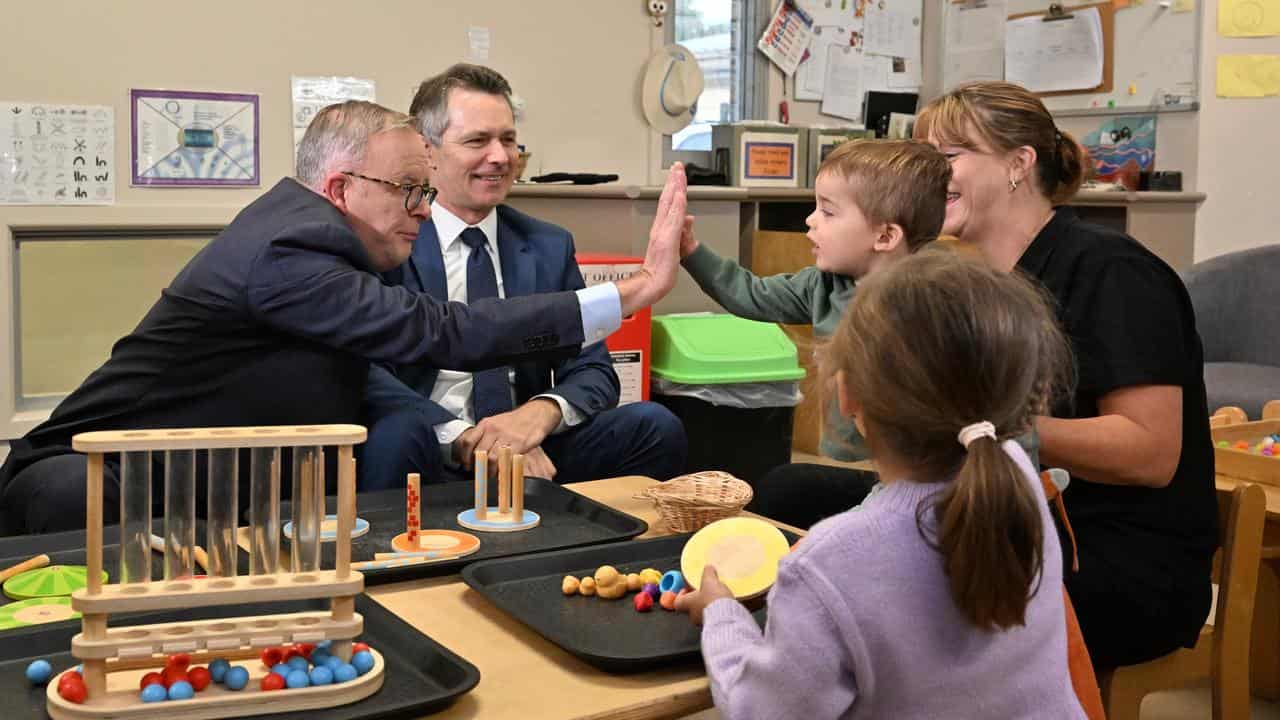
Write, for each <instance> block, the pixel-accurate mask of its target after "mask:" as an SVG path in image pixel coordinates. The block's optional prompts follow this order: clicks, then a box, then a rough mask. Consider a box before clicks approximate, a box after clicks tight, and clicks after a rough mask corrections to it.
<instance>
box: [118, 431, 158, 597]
mask: <svg viewBox="0 0 1280 720" xmlns="http://www.w3.org/2000/svg"><path fill="white" fill-rule="evenodd" d="M120 582H122V583H138V582H151V452H150V451H147V450H142V451H139V452H125V453H120Z"/></svg>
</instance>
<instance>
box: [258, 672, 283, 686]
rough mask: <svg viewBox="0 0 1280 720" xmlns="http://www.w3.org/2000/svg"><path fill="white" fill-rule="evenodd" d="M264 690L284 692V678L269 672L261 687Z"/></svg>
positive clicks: (264, 677) (263, 678)
mask: <svg viewBox="0 0 1280 720" xmlns="http://www.w3.org/2000/svg"><path fill="white" fill-rule="evenodd" d="M259 687H261V688H262V689H263V690H283V689H284V678H282V677H280V674H279V673H273V672H269V673H267V674H266V675H264V676H263V677H262V683H261V684H260V685H259Z"/></svg>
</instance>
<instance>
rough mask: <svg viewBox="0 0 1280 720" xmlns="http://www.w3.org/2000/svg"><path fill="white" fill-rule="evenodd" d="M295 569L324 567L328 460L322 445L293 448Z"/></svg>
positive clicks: (307, 569) (306, 570)
mask: <svg viewBox="0 0 1280 720" xmlns="http://www.w3.org/2000/svg"><path fill="white" fill-rule="evenodd" d="M292 500H293V502H292V507H293V544H292V547H291V548H290V556H291V557H292V558H293V571H294V572H310V571H313V570H319V569H320V522H321V521H322V520H323V519H324V461H323V459H322V456H321V454H320V448H318V447H296V448H294V449H293V498H292Z"/></svg>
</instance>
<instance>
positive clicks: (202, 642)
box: [71, 612, 364, 660]
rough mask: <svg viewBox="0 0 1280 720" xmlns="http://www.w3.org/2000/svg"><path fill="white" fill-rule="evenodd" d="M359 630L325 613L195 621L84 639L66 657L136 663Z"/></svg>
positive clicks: (357, 621)
mask: <svg viewBox="0 0 1280 720" xmlns="http://www.w3.org/2000/svg"><path fill="white" fill-rule="evenodd" d="M363 630H364V618H362V617H361V616H360V615H358V614H357V615H355V616H354V617H352V618H351V619H350V620H334V619H333V616H332V615H331V614H330V613H328V612H305V613H292V614H286V615H259V616H257V617H245V618H230V619H219V620H198V621H194V622H189V623H163V624H157V625H135V626H132V627H121V628H111V629H108V630H107V636H106V637H105V638H103V639H102V640H88V639H86V638H85V636H84V633H80V634H79V635H76V636H75V637H74V638H72V639H71V654H72V655H75V656H76V657H78V658H80V659H81V660H88V659H110V658H115V657H119V658H139V657H150V656H152V655H156V654H162V655H168V654H170V653H176V652H185V653H191V652H197V651H201V650H208V651H210V652H218V651H221V650H234V649H240V648H243V647H246V646H248V647H255V648H261V647H271V646H273V645H287V644H289V643H294V642H318V641H320V640H349V639H351V638H354V637H356V636H358V635H359V634H360V633H361V632H363Z"/></svg>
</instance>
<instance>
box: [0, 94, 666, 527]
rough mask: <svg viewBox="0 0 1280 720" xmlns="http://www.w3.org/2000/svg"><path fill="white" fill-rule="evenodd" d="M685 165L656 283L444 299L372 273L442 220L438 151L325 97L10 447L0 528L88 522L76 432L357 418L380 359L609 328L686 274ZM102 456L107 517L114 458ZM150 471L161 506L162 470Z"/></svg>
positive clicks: (533, 344) (376, 115) (539, 350)
mask: <svg viewBox="0 0 1280 720" xmlns="http://www.w3.org/2000/svg"><path fill="white" fill-rule="evenodd" d="M673 176H674V179H673V180H672V181H671V182H669V183H668V187H667V188H666V190H665V196H664V204H662V205H661V206H660V208H659V214H660V215H661V217H660V218H659V220H658V222H657V223H656V224H655V226H654V234H653V236H652V240H653V242H652V243H651V246H652V252H651V253H650V254H649V260H648V261H647V265H646V270H647V272H646V273H645V274H644V277H642V278H638V279H637V278H632V279H629V280H626V281H621V282H619V283H617V284H616V285H615V286H610V287H608V288H603V289H601V288H592V289H591V290H589V291H581V292H579V293H576V294H575V293H558V294H550V295H539V296H532V297H525V298H518V299H514V300H509V301H502V300H497V299H494V300H488V301H484V302H479V303H471V304H469V305H463V304H461V303H443V302H439V301H436V300H433V299H431V298H430V297H428V296H426V295H422V294H418V293H412V292H410V291H408V290H406V289H404V288H401V287H392V286H389V285H386V284H385V283H383V282H382V280H381V278H379V277H378V275H377V274H376V273H378V272H382V271H386V270H390V269H391V268H394V267H397V266H399V265H401V264H402V263H404V261H405V260H406V259H407V258H408V257H409V252H410V250H411V249H412V247H413V242H414V239H415V238H416V237H417V234H418V226H419V224H420V223H421V221H423V220H425V219H427V218H428V217H430V206H429V204H428V202H426V201H427V200H428V197H427V196H428V195H430V194H432V193H433V190H432V189H431V188H430V187H429V186H428V184H427V178H428V161H427V153H426V148H425V146H424V143H423V140H422V137H421V136H420V135H419V134H418V133H417V131H416V130H415V129H414V128H413V123H412V120H411V119H410V118H409V117H408V116H407V115H404V114H403V113H397V112H393V111H391V110H388V109H386V108H383V107H381V106H379V105H375V104H373V103H367V102H355V101H352V102H347V103H342V104H340V105H334V106H330V107H328V108H325V109H324V110H323V111H321V112H320V113H319V114H317V116H316V118H315V119H314V120H313V121H312V123H311V125H310V127H309V128H308V129H307V132H306V135H305V136H304V137H303V139H302V143H301V145H300V146H299V149H298V159H297V178H296V179H294V178H286V179H284V180H281V181H280V182H279V183H278V184H277V185H276V186H275V187H274V188H272V189H271V190H269V191H268V192H266V193H265V194H264V195H263V196H262V197H260V198H258V200H256V201H255V202H253V203H252V204H250V205H249V206H248V207H247V208H245V209H244V210H243V211H241V212H240V213H239V214H238V215H237V216H236V217H235V219H233V220H232V221H231V223H230V225H228V226H227V228H226V229H225V230H223V231H222V232H221V233H219V235H218V236H217V237H215V238H214V239H213V240H212V241H210V242H209V244H208V245H206V246H205V247H204V249H202V250H201V251H200V252H199V253H197V254H196V256H195V257H194V258H192V259H191V261H190V262H189V263H187V265H186V267H184V268H183V269H182V270H181V271H180V272H179V273H178V275H177V277H175V278H174V280H173V282H172V283H171V284H170V285H169V287H167V288H165V289H164V291H162V293H161V297H160V299H159V300H157V301H156V304H155V305H153V306H152V308H151V310H150V311H149V312H148V313H147V315H146V316H145V317H143V319H142V321H141V322H140V323H139V324H138V326H137V328H135V329H134V330H133V332H131V333H129V334H128V335H126V336H125V337H124V338H122V339H121V340H120V341H119V342H117V343H116V345H115V347H113V348H112V352H111V357H110V359H108V360H107V362H106V363H105V364H104V365H103V366H102V367H100V368H99V369H98V370H96V371H94V372H93V373H92V374H91V375H90V376H89V377H88V379H86V380H85V382H84V383H83V384H82V385H81V386H80V387H79V388H78V389H77V390H75V391H74V392H73V393H71V395H69V396H68V397H67V398H66V399H65V400H63V402H62V403H61V404H60V405H59V406H58V407H57V408H56V409H55V410H54V411H53V415H52V416H51V417H50V418H49V420H48V421H46V422H45V423H43V424H41V425H40V426H38V427H36V428H35V429H34V430H32V431H31V432H30V433H28V434H27V436H26V437H24V438H21V439H19V440H15V441H14V442H13V444H12V449H11V453H10V456H9V458H8V460H7V461H6V462H5V465H4V467H3V468H0V535H5V534H22V533H31V532H50V531H55V530H66V529H74V528H82V527H83V526H84V516H85V459H84V457H83V456H78V455H76V454H74V453H73V452H72V449H71V447H70V444H71V436H72V435H74V434H75V433H78V432H84V431H89V430H121V429H131V428H142V427H187V426H196V427H214V426H235V425H285V424H315V423H350V422H358V421H359V419H360V406H361V401H362V396H363V394H364V388H365V381H366V377H367V373H368V368H369V363H370V361H375V362H387V363H415V362H422V361H425V362H430V363H432V364H435V365H439V366H441V367H458V368H465V369H472V370H474V369H481V368H485V367H490V366H492V365H494V364H496V363H503V362H508V361H510V360H512V359H514V358H521V357H526V356H543V355H548V356H559V355H564V354H572V353H575V352H576V351H577V350H578V348H579V347H580V346H581V344H582V343H583V342H592V341H595V340H597V339H601V338H603V337H605V336H606V335H607V334H608V333H609V332H612V330H613V329H614V328H616V327H618V325H619V323H620V322H621V318H622V316H623V315H624V314H628V313H631V312H634V311H635V310H637V309H639V308H640V307H643V306H645V305H648V304H651V303H653V302H654V301H656V300H657V299H659V298H660V297H662V295H663V294H665V293H666V292H668V291H669V290H670V289H671V287H672V285H673V284H674V283H675V273H676V267H677V265H676V259H675V258H676V248H677V245H678V242H679V236H680V232H681V228H682V226H683V223H684V213H685V207H686V205H685V198H684V186H683V175H682V173H679V172H676V173H673ZM157 455H159V454H157ZM106 465H107V467H106V468H105V473H104V476H105V477H104V495H105V502H104V505H103V510H104V514H105V516H106V519H107V521H108V522H111V521H113V520H114V518H115V516H116V513H117V511H118V507H119V482H118V465H117V464H116V462H115V461H114V460H109V461H108V462H107V463H106ZM201 475H203V473H201ZM286 477H287V475H286ZM241 479H242V485H244V484H245V483H244V482H243V481H244V479H245V473H242V475H241ZM152 481H153V499H154V500H156V501H157V502H159V501H160V500H161V498H162V497H163V492H162V488H163V472H157V471H153V472H152ZM202 484H203V483H202ZM247 495H248V493H247V491H246V490H245V489H242V490H241V492H240V498H242V499H244V498H247ZM198 496H199V497H200V498H201V502H200V503H199V504H200V505H203V498H204V493H203V490H202V491H200V492H199V493H198ZM242 504H243V503H242Z"/></svg>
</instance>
